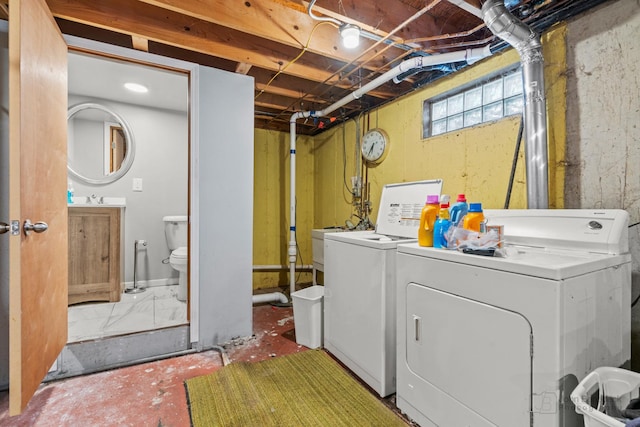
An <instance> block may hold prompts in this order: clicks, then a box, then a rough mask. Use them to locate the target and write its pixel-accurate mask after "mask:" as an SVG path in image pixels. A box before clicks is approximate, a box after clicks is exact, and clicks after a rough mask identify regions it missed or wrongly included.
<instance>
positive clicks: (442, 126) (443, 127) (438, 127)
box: [431, 119, 447, 135]
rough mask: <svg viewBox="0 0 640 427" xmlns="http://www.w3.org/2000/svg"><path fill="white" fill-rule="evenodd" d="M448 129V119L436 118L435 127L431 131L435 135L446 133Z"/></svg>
mask: <svg viewBox="0 0 640 427" xmlns="http://www.w3.org/2000/svg"><path fill="white" fill-rule="evenodd" d="M446 131H447V119H442V120H435V121H434V122H433V128H432V129H431V133H432V134H433V135H440V134H441V133H445V132H446Z"/></svg>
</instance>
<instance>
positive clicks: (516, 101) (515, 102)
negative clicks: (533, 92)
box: [504, 95, 524, 116]
mask: <svg viewBox="0 0 640 427" xmlns="http://www.w3.org/2000/svg"><path fill="white" fill-rule="evenodd" d="M523 106H524V98H523V97H522V95H520V96H514V97H512V98H509V99H505V100H504V115H505V116H510V115H511V114H520V113H522V108H523Z"/></svg>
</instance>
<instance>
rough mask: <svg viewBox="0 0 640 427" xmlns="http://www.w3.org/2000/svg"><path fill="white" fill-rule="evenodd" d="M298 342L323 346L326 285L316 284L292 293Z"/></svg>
mask: <svg viewBox="0 0 640 427" xmlns="http://www.w3.org/2000/svg"><path fill="white" fill-rule="evenodd" d="M291 299H292V300H293V322H294V324H295V328H296V343H298V344H300V345H304V346H305V347H309V348H318V347H322V332H323V321H322V313H323V302H324V301H323V300H324V286H318V285H314V286H311V287H309V288H305V289H301V290H299V291H296V292H294V293H292V294H291Z"/></svg>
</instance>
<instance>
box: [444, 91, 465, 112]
mask: <svg viewBox="0 0 640 427" xmlns="http://www.w3.org/2000/svg"><path fill="white" fill-rule="evenodd" d="M463 102H464V94H462V93H461V94H459V95H455V96H452V97H450V98H449V99H448V108H447V115H449V116H452V115H454V114H458V113H462V110H463V106H464V104H463Z"/></svg>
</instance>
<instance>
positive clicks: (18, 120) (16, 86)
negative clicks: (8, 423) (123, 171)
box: [9, 0, 68, 415]
mask: <svg viewBox="0 0 640 427" xmlns="http://www.w3.org/2000/svg"><path fill="white" fill-rule="evenodd" d="M9 111H10V113H9V160H10V166H9V216H10V219H11V220H19V221H20V229H21V230H20V235H19V236H10V237H9V242H10V243H9V258H10V267H9V283H10V284H9V314H10V321H9V414H10V415H16V414H19V413H20V412H22V410H23V409H24V408H25V406H26V405H27V403H28V402H29V399H31V397H32V396H33V394H34V393H35V391H36V389H37V388H38V386H39V384H40V383H41V381H42V379H43V378H44V376H45V375H46V374H47V371H48V370H49V368H50V367H51V366H52V364H53V363H54V361H55V360H56V358H57V357H58V355H59V354H60V351H61V350H62V348H63V347H64V345H65V343H66V342H67V272H68V270H67V269H68V266H67V205H66V188H67V184H66V183H67V168H66V164H67V130H66V129H67V46H66V44H65V42H64V40H63V38H62V34H61V33H60V30H59V29H58V26H57V24H56V23H55V21H54V20H53V17H52V15H51V13H50V11H49V9H48V8H47V5H46V3H45V1H44V0H29V1H20V0H10V1H9ZM27 219H29V220H31V222H33V223H36V222H38V221H43V222H45V223H46V224H48V230H46V231H44V232H41V233H34V232H31V233H30V234H29V235H26V234H25V233H24V232H23V231H22V229H23V224H24V223H25V221H26V220H27Z"/></svg>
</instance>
